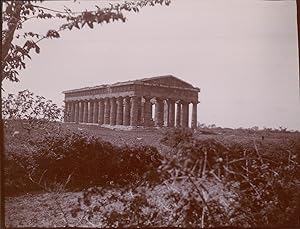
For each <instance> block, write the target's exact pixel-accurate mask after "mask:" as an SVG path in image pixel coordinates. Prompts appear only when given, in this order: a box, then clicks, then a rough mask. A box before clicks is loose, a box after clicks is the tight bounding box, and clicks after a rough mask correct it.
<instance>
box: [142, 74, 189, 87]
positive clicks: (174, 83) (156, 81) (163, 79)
mask: <svg viewBox="0 0 300 229" xmlns="http://www.w3.org/2000/svg"><path fill="white" fill-rule="evenodd" d="M137 82H141V83H145V84H152V85H156V86H168V87H181V88H190V89H195V87H193V86H192V85H191V84H189V83H187V82H185V81H183V80H181V79H178V78H177V77H175V76H172V75H167V76H158V77H151V78H145V79H141V80H138V81H137Z"/></svg>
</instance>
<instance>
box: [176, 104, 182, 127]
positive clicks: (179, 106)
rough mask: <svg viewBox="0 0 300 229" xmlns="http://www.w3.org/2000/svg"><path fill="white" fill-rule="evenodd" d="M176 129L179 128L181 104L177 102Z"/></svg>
mask: <svg viewBox="0 0 300 229" xmlns="http://www.w3.org/2000/svg"><path fill="white" fill-rule="evenodd" d="M176 127H181V102H180V101H179V102H177V112H176Z"/></svg>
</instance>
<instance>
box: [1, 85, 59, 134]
mask: <svg viewBox="0 0 300 229" xmlns="http://www.w3.org/2000/svg"><path fill="white" fill-rule="evenodd" d="M62 114H63V110H62V109H61V108H59V107H58V106H57V105H56V104H54V103H52V101H51V100H46V99H45V98H44V97H43V96H39V95H34V93H32V92H30V91H28V90H25V91H20V92H19V93H18V94H17V95H14V94H9V95H8V97H7V98H6V97H3V99H2V115H3V118H4V119H6V120H19V121H21V123H22V126H23V128H24V129H26V130H27V131H28V133H30V132H31V130H32V129H34V128H37V127H39V128H44V129H45V130H46V129H48V130H49V127H50V126H52V124H53V123H54V122H56V121H61V120H62ZM46 127H47V128H46Z"/></svg>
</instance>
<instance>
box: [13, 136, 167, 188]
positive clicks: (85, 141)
mask: <svg viewBox="0 0 300 229" xmlns="http://www.w3.org/2000/svg"><path fill="white" fill-rule="evenodd" d="M31 144H33V145H34V146H35V148H36V149H37V150H36V152H35V153H34V154H33V155H32V157H33V161H34V165H33V167H30V168H31V170H29V167H28V166H27V168H28V170H27V171H26V174H31V176H30V178H31V179H32V181H34V182H35V184H36V188H38V186H40V187H39V188H41V187H44V188H46V189H53V188H55V186H57V185H61V184H64V183H68V187H69V188H73V189H74V188H84V187H87V186H93V185H102V186H107V185H128V184H136V183H138V182H139V181H142V180H146V181H149V183H155V182H157V181H159V174H158V172H157V170H158V167H159V166H160V161H161V159H162V158H161V156H160V154H159V153H158V151H157V150H156V148H154V147H150V146H139V147H116V146H113V145H112V144H110V143H108V142H104V141H102V140H100V139H98V138H95V137H89V136H87V135H85V134H82V133H69V132H66V133H63V134H60V135H48V136H46V137H43V138H42V139H41V140H39V141H35V142H31ZM14 159H15V160H16V161H17V160H18V159H17V158H14ZM27 165H28V164H27ZM7 169H8V171H10V169H9V168H7ZM12 173H13V171H12V170H11V171H10V174H12ZM10 178H13V177H11V176H9V175H8V179H10ZM16 181H17V180H16V179H14V178H13V181H11V182H16ZM24 182H25V184H24V186H26V185H28V186H32V182H30V183H27V182H28V179H26V180H24ZM23 188H24V187H23Z"/></svg>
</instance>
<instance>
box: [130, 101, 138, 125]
mask: <svg viewBox="0 0 300 229" xmlns="http://www.w3.org/2000/svg"><path fill="white" fill-rule="evenodd" d="M139 98H140V97H137V96H132V97H131V109H130V126H137V125H138V123H137V122H138V99H139Z"/></svg>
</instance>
